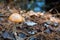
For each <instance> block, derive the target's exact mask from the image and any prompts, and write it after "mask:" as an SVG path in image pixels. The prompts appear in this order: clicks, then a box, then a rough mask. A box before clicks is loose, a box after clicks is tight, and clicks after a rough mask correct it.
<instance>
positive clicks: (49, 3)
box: [0, 0, 60, 12]
mask: <svg viewBox="0 0 60 40" xmlns="http://www.w3.org/2000/svg"><path fill="white" fill-rule="evenodd" d="M0 3H4V6H7V5H9V4H10V6H14V7H16V8H21V9H22V10H27V11H29V10H33V11H35V12H39V11H40V12H42V11H49V10H50V9H51V8H56V9H58V10H59V8H60V0H0Z"/></svg>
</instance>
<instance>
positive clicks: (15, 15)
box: [9, 13, 24, 22]
mask: <svg viewBox="0 0 60 40" xmlns="http://www.w3.org/2000/svg"><path fill="white" fill-rule="evenodd" d="M9 20H10V21H13V22H24V17H22V16H21V15H19V14H18V13H13V14H11V15H10V16H9Z"/></svg>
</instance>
